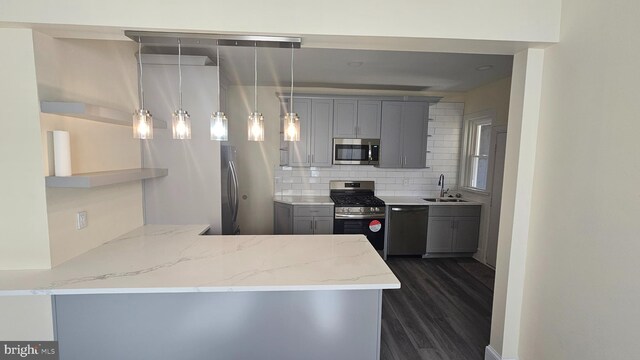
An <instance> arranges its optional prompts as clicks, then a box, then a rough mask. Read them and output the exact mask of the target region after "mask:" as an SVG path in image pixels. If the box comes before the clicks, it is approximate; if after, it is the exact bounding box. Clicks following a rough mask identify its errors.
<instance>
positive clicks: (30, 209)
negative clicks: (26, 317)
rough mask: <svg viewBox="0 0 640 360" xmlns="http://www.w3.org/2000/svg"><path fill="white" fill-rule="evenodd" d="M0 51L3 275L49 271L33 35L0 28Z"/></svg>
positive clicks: (0, 262) (0, 267)
mask: <svg viewBox="0 0 640 360" xmlns="http://www.w3.org/2000/svg"><path fill="white" fill-rule="evenodd" d="M0 47H1V48H3V49H5V50H3V51H1V52H0V64H1V66H0V79H2V81H0V94H1V95H0V98H1V99H2V103H1V105H0V123H1V124H2V129H3V131H2V132H0V166H1V167H2V176H0V199H2V200H0V234H2V235H0V270H5V269H45V268H48V267H50V265H51V260H50V254H49V237H48V234H47V213H46V201H45V188H44V176H43V173H42V167H43V161H42V156H41V155H42V150H41V149H42V146H41V143H40V104H39V103H38V90H37V82H36V64H35V62H34V48H33V40H32V32H31V30H23V29H0ZM9 49H10V50H9Z"/></svg>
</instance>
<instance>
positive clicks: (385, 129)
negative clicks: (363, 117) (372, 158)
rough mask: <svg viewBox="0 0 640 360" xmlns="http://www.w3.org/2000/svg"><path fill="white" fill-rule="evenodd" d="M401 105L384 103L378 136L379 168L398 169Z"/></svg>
mask: <svg viewBox="0 0 640 360" xmlns="http://www.w3.org/2000/svg"><path fill="white" fill-rule="evenodd" d="M401 119H402V103H401V102H396V101H393V102H392V101H384V102H383V104H382V131H381V134H380V164H379V166H380V167H386V168H400V167H402V163H403V154H402V128H401V125H402V121H401Z"/></svg>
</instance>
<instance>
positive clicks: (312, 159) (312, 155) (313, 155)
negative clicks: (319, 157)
mask: <svg viewBox="0 0 640 360" xmlns="http://www.w3.org/2000/svg"><path fill="white" fill-rule="evenodd" d="M314 161H316V154H311V162H314Z"/></svg>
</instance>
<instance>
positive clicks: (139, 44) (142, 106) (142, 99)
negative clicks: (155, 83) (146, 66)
mask: <svg viewBox="0 0 640 360" xmlns="http://www.w3.org/2000/svg"><path fill="white" fill-rule="evenodd" d="M138 64H139V65H140V76H139V77H138V79H139V80H140V83H139V84H138V87H139V88H140V91H139V92H138V94H139V95H140V108H141V109H144V89H143V88H142V40H141V39H140V37H138Z"/></svg>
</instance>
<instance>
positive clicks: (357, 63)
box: [347, 61, 364, 67]
mask: <svg viewBox="0 0 640 360" xmlns="http://www.w3.org/2000/svg"><path fill="white" fill-rule="evenodd" d="M362 64H364V63H363V62H362V61H351V62H349V63H347V65H349V66H352V67H358V66H362Z"/></svg>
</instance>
